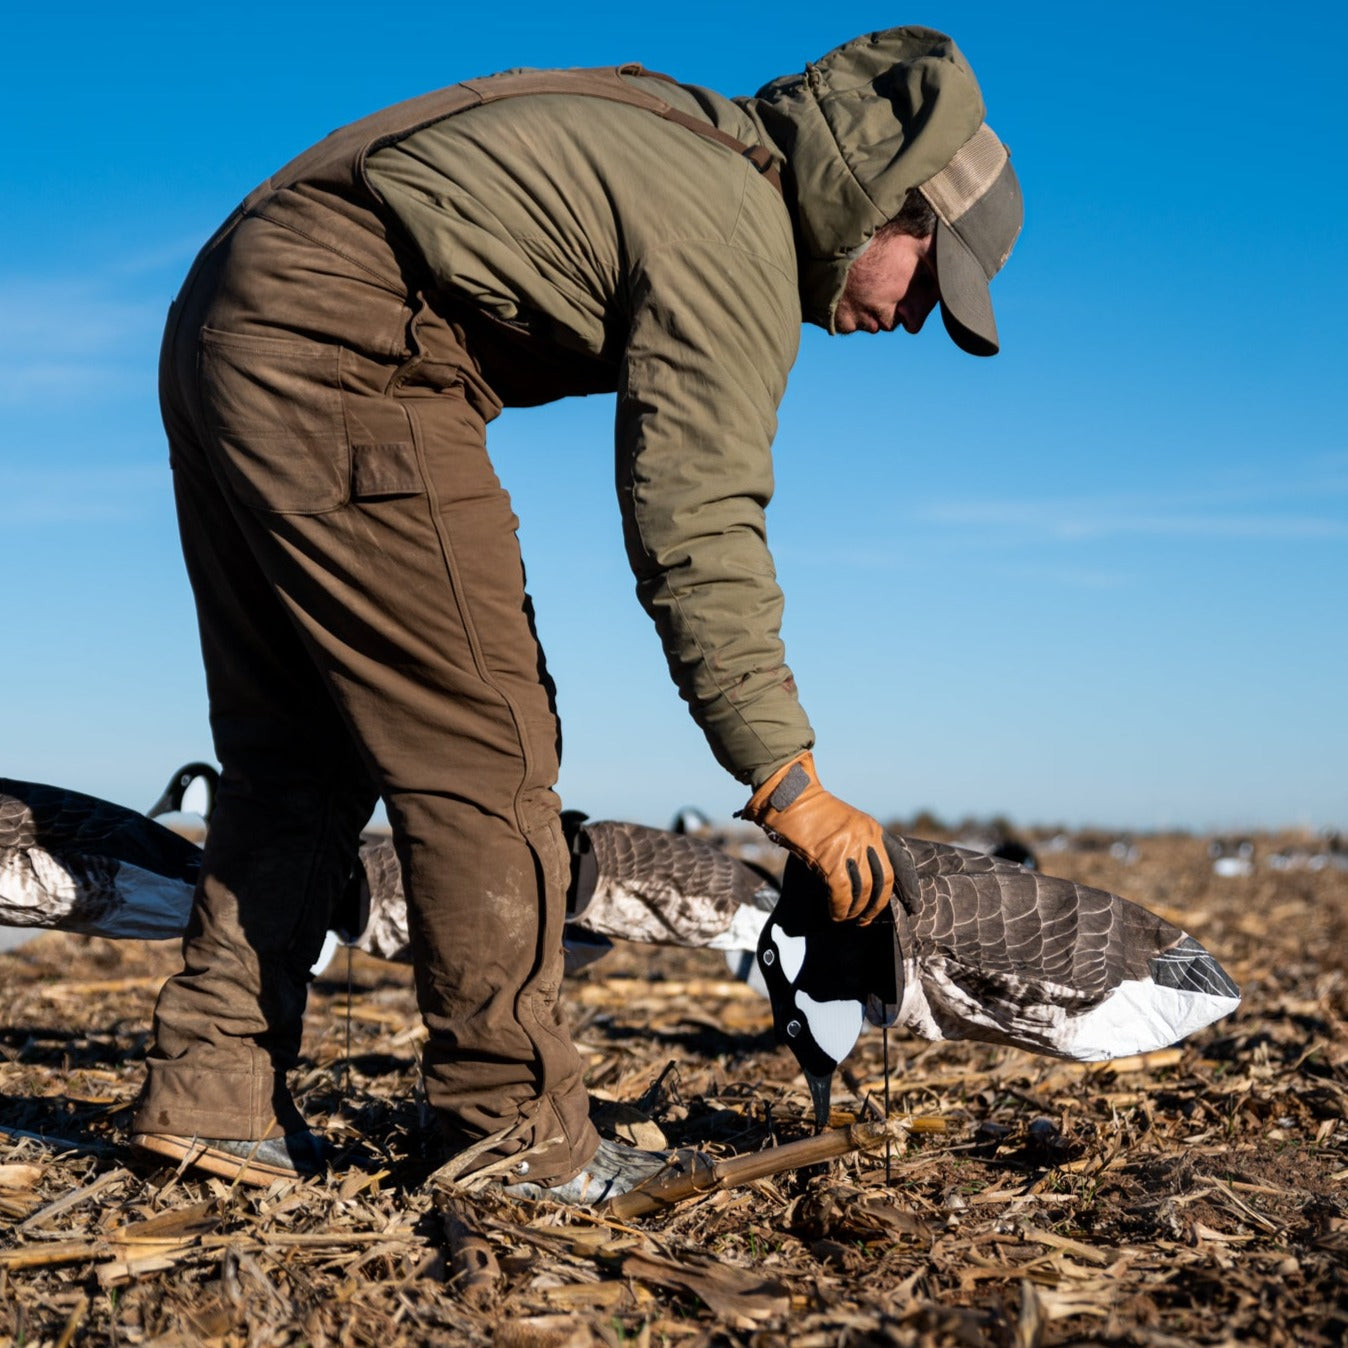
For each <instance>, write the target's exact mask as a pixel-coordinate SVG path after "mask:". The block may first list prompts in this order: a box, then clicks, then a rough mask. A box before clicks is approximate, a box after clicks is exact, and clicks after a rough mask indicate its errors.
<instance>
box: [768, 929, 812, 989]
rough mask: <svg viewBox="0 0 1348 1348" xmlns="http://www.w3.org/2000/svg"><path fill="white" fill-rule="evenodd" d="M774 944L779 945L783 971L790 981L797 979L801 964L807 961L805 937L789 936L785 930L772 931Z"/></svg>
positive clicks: (778, 949) (778, 951) (778, 953)
mask: <svg viewBox="0 0 1348 1348" xmlns="http://www.w3.org/2000/svg"><path fill="white" fill-rule="evenodd" d="M772 944H773V945H774V946H776V947H777V955H778V958H779V959H780V960H781V961H782V972H783V973H784V974H785V975H786V981H787V982H788V983H794V982H795V981H796V975H797V974H799V973H800V966H801V965H802V964H804V963H805V938H804V937H803V936H788V935H787V934H786V933H785V932H784V931H780V930H778V931H774V932H773V933H772Z"/></svg>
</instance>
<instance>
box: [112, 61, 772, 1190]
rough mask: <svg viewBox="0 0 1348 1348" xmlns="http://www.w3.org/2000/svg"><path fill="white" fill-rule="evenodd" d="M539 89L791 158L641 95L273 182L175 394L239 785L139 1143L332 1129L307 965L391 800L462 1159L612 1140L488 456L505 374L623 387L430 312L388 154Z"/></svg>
mask: <svg viewBox="0 0 1348 1348" xmlns="http://www.w3.org/2000/svg"><path fill="white" fill-rule="evenodd" d="M539 92H544V93H555V92H567V93H582V94H593V95H595V96H599V97H604V98H612V99H617V100H619V101H623V102H631V103H638V104H640V105H641V106H644V107H648V108H650V109H651V111H653V112H657V113H659V114H660V115H663V116H670V117H672V118H673V119H674V120H679V121H681V122H684V123H686V124H688V125H689V126H690V129H692V130H695V131H697V132H699V134H704V135H708V136H711V137H712V138H715V139H718V140H721V141H722V142H723V143H728V144H730V145H731V146H732V147H734V148H736V149H737V150H739V151H741V152H745V153H756V154H760V155H761V154H762V152H761V151H758V152H750V151H748V150H747V149H746V147H744V146H740V145H738V143H737V142H733V141H730V140H729V138H728V137H725V136H724V135H723V134H722V133H720V132H718V131H716V129H715V128H713V127H711V126H710V124H701V123H695V121H694V119H690V118H687V117H686V116H685V115H683V114H677V113H674V112H673V111H672V110H670V109H668V108H666V107H665V106H664V105H663V104H661V103H660V102H659V101H658V100H654V99H651V98H649V97H648V96H647V95H645V94H639V93H638V92H637V91H635V90H634V89H633V88H632V86H630V85H628V84H626V83H624V82H623V81H622V80H621V79H620V78H619V77H618V74H617V72H615V71H611V70H610V71H593V72H587V71H576V72H556V71H544V72H530V73H525V74H518V75H507V76H495V77H492V78H490V79H487V80H483V81H478V82H475V83H473V84H471V85H460V86H456V87H454V88H451V89H447V90H441V91H439V92H437V93H434V94H428V95H426V96H424V97H422V98H419V99H415V100H412V101H411V102H409V103H405V104H401V105H399V106H397V107H395V108H391V109H387V110H385V111H384V112H381V113H378V114H376V115H375V116H373V117H371V118H368V119H366V120H365V121H363V122H358V123H355V124H354V125H352V126H350V127H347V128H345V129H343V130H341V131H339V132H336V133H334V134H333V135H332V136H330V137H328V139H327V140H325V141H323V142H322V143H321V144H319V145H318V146H316V147H315V148H314V149H312V150H310V151H308V152H307V153H306V154H304V155H302V156H300V158H299V159H297V160H295V161H294V162H292V163H291V164H290V165H288V166H287V167H286V168H285V169H283V170H282V171H281V172H280V173H279V174H277V175H275V176H274V177H273V178H272V179H270V180H269V181H268V182H267V183H265V184H263V185H262V186H261V187H259V188H258V189H257V190H256V191H255V192H253V193H252V194H251V195H250V196H249V197H248V199H247V200H246V201H245V202H244V203H243V205H242V206H241V207H240V208H239V210H238V211H236V212H235V214H234V215H233V216H232V217H231V218H230V220H229V221H227V222H226V224H225V225H224V226H222V228H221V230H220V231H219V232H218V233H217V235H216V236H215V238H214V239H212V240H211V242H210V243H209V244H208V245H207V246H206V248H205V249H204V250H203V252H202V254H201V255H200V256H199V257H198V259H197V262H196V264H195V265H194V267H193V270H192V273H191V274H190V276H189V277H188V280H187V282H186V284H185V286H184V288H183V291H182V293H181V294H180V296H179V298H178V299H177V301H176V302H175V304H174V306H173V309H172V310H171V312H170V317H169V323H168V328H167V331H166V334H165V340H164V348H163V355H162V362H161V402H162V407H163V414H164V421H165V426H166V428H167V431H168V437H169V443H170V451H171V460H172V464H173V470H174V484H175V494H176V500H177V508H178V514H179V524H180V529H181V534H182V543H183V552H184V556H185V559H186V563H187V568H188V572H189V576H190V579H191V583H192V588H193V591H194V594H195V598H196V604H197V611H198V618H199V624H200V631H201V645H202V652H203V659H204V663H205V669H206V679H207V688H208V693H209V698H210V708H211V726H212V732H213V735H214V739H215V750H216V755H217V757H218V758H219V760H220V763H221V764H222V767H223V780H222V784H221V790H220V793H219V797H218V801H217V805H216V809H215V812H214V814H213V817H212V820H211V828H210V833H209V836H208V838H207V842H206V849H205V857H204V862H203V868H202V878H201V882H200V885H199V887H198V891H197V896H196V904H195V907H194V911H193V916H192V920H191V924H190V927H189V930H188V933H187V936H186V938H185V942H184V969H183V971H182V972H181V973H180V974H178V975H177V976H176V977H174V978H173V979H171V980H170V981H169V982H168V983H167V984H166V985H165V987H164V989H163V991H162V993H161V994H160V998H159V1002H158V1006H157V1008H156V1013H155V1047H154V1049H153V1051H152V1053H151V1056H150V1061H149V1078H148V1082H147V1085H146V1090H145V1093H144V1096H143V1098H142V1102H141V1105H140V1107H139V1110H138V1113H137V1116H136V1119H135V1122H134V1128H135V1130H136V1131H138V1132H151V1133H175V1134H185V1135H189V1136H192V1135H195V1136H202V1137H213V1138H260V1137H270V1136H276V1135H277V1134H279V1133H282V1132H293V1131H295V1130H297V1129H300V1128H302V1127H303V1126H304V1121H303V1119H302V1117H301V1116H300V1114H299V1112H298V1110H297V1109H296V1107H295V1105H294V1103H293V1102H292V1100H291V1097H290V1094H289V1091H288V1088H287V1086H286V1081H285V1074H286V1072H287V1070H288V1069H289V1068H291V1067H292V1066H294V1065H295V1063H296V1061H297V1057H298V1053H299V1045H300V1031H301V1019H302V1014H303V1009H304V1002H305V995H306V987H307V981H308V975H307V970H308V969H309V967H310V965H311V964H312V963H313V961H314V960H315V959H316V958H317V955H318V951H319V948H320V946H321V943H322V940H323V936H324V932H325V930H326V928H327V925H328V921H329V914H330V911H331V909H332V907H333V904H334V902H335V900H336V898H337V896H338V895H339V894H340V892H341V890H342V888H343V886H344V884H345V882H346V880H347V877H348V875H349V873H350V871H351V867H352V864H353V861H354V858H355V854H356V849H357V846H358V843H359V833H360V829H361V827H362V826H363V825H364V823H365V822H366V820H367V819H368V818H369V815H370V812H371V810H372V808H373V806H374V803H375V801H376V799H377V798H380V797H382V799H383V801H384V803H385V806H386V808H387V811H388V816H389V820H390V823H391V824H392V827H393V831H394V840H395V845H396V847H397V852H398V856H399V860H400V862H401V865H402V869H403V879H404V887H405V891H406V894H407V899H408V907H409V921H410V925H411V935H412V943H413V951H414V958H415V968H416V988H417V998H418V1004H419V1006H420V1009H421V1013H422V1016H423V1018H424V1020H425V1023H426V1026H427V1028H428V1030H429V1039H428V1041H427V1044H426V1047H425V1052H424V1076H425V1084H426V1092H427V1096H428V1098H429V1102H430V1104H431V1105H432V1106H433V1107H434V1108H435V1110H436V1111H437V1116H438V1119H439V1121H440V1124H441V1126H442V1129H443V1131H444V1133H445V1135H446V1140H447V1141H448V1143H449V1144H450V1146H451V1147H453V1148H455V1149H461V1148H464V1147H468V1146H470V1145H472V1144H476V1143H481V1142H483V1141H484V1140H486V1141H487V1146H486V1147H485V1148H484V1149H483V1152H482V1155H481V1158H480V1161H479V1162H478V1164H481V1165H486V1164H488V1163H493V1162H497V1161H500V1160H503V1159H504V1158H506V1157H509V1156H513V1155H515V1154H517V1153H520V1152H526V1151H527V1152H528V1153H529V1156H528V1159H529V1162H530V1167H529V1173H530V1178H531V1179H535V1180H538V1181H540V1182H543V1183H549V1182H554V1181H556V1180H560V1179H562V1178H565V1177H568V1176H569V1175H571V1174H573V1173H574V1172H575V1171H576V1170H577V1169H578V1168H579V1167H580V1166H581V1165H583V1164H584V1163H585V1162H586V1161H587V1160H588V1159H589V1157H590V1155H591V1153H592V1152H593V1150H594V1148H595V1146H596V1144H597V1137H596V1135H595V1133H594V1131H593V1129H592V1127H591V1125H590V1122H589V1119H588V1114H587V1098H586V1094H585V1090H584V1087H583V1084H582V1080H581V1065H580V1061H579V1058H578V1056H577V1053H576V1051H575V1048H574V1046H573V1045H572V1043H571V1041H570V1038H569V1036H568V1034H567V1032H566V1029H565V1027H564V1025H563V1023H562V1019H561V1015H560V1010H559V1006H558V996H559V987H560V983H561V978H562V941H561V937H562V923H563V921H564V917H565V912H564V908H565V893H566V887H567V880H568V874H569V868H568V859H567V853H566V847H565V844H564V841H563V838H562V833H561V828H560V823H559V819H558V800H557V797H556V795H555V793H554V791H553V786H554V783H555V781H556V776H557V771H558V755H559V743H560V736H559V725H558V720H557V716H556V711H555V708H554V705H553V698H552V686H551V683H550V681H549V679H548V677H547V674H546V668H545V665H544V661H543V654H542V651H541V649H540V647H539V644H538V641H537V639H536V636H535V633H534V630H533V622H532V612H531V608H530V603H529V599H528V596H527V595H526V593H525V588H524V573H523V567H522V565H521V560H520V555H519V548H518V542H517V539H516V536H515V530H516V527H517V520H516V518H515V516H514V514H513V513H512V510H511V505H510V501H509V498H508V497H507V495H506V493H505V491H504V490H503V489H502V488H501V486H500V484H499V482H498V480H497V478H496V475H495V473H494V471H493V469H492V467H491V464H490V461H489V460H488V457H487V452H486V444H485V433H484V432H485V425H486V422H487V421H489V420H490V419H491V418H492V417H493V416H495V415H496V413H497V412H498V411H499V410H500V407H501V401H502V400H501V398H499V397H498V395H497V391H495V390H494V389H493V384H496V385H497V386H498V388H499V387H500V382H501V381H500V380H498V379H497V377H496V375H495V373H493V370H492V368H491V367H492V361H494V362H495V369H496V370H499V371H501V372H502V375H503V377H504V375H505V374H507V373H508V374H509V377H510V378H511V379H514V380H517V381H518V383H519V385H520V386H521V387H522V388H523V390H524V392H523V393H522V394H519V395H514V394H512V395H511V396H509V397H508V399H507V400H508V401H538V402H541V401H546V400H548V399H549V398H552V397H557V396H561V395H562V394H564V393H577V392H589V391H594V390H596V389H598V388H602V387H605V386H607V387H610V388H611V387H613V384H612V383H611V382H609V381H610V380H611V379H612V378H613V372H612V371H608V370H602V369H595V368H581V367H580V366H579V365H574V364H573V365H570V366H568V365H567V363H566V361H564V360H563V361H561V362H560V364H558V363H557V362H556V361H554V360H553V358H552V354H551V353H549V352H547V351H544V350H541V349H538V348H534V349H530V348H529V347H528V346H527V345H526V346H524V347H521V348H520V349H519V350H517V351H516V352H515V353H514V354H513V356H506V357H502V356H501V354H500V348H499V346H497V347H495V348H494V354H493V356H492V358H491V360H488V359H487V357H486V356H485V354H484V353H485V352H486V351H487V350H488V349H489V343H488V340H487V338H486V337H485V336H484V335H481V332H480V329H483V325H478V326H475V325H474V320H473V317H472V316H464V318H463V321H455V320H454V318H453V317H452V311H451V310H450V309H449V308H448V306H447V305H446V304H445V303H444V302H443V297H440V299H438V300H437V297H435V296H433V295H429V298H428V293H429V292H428V291H427V286H428V281H427V280H426V278H425V277H424V275H423V273H422V271H421V269H420V268H419V266H418V263H417V261H416V259H415V257H414V256H413V253H412V250H411V249H410V246H408V245H404V244H403V243H402V242H401V241H400V240H399V238H398V237H397V236H396V234H394V233H392V232H391V227H386V220H387V216H386V213H384V212H383V211H382V210H381V208H380V203H379V202H378V200H377V198H376V197H375V194H374V193H373V191H372V189H371V188H370V187H369V185H368V183H367V182H366V179H365V175H364V162H365V158H366V156H367V155H368V154H369V153H370V152H371V151H372V149H374V148H376V147H377V146H378V145H380V144H386V143H389V142H390V141H393V140H396V139H399V138H400V137H402V136H404V135H407V134H409V133H410V132H411V131H413V130H415V129H417V128H419V127H421V126H425V125H427V124H429V123H431V122H434V121H436V120H438V119H440V118H442V117H445V116H449V115H452V114H454V113H456V112H460V111H463V110H465V109H467V108H469V107H473V106H477V105H478V104H480V103H482V102H486V101H490V100H492V99H494V98H499V97H509V96H518V95H520V94H528V93H539ZM760 167H764V165H762V164H760ZM588 364H589V365H591V366H592V365H593V364H594V363H593V362H589V363H588ZM484 372H485V373H484Z"/></svg>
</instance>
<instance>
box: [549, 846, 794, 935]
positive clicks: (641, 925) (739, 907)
mask: <svg viewBox="0 0 1348 1348" xmlns="http://www.w3.org/2000/svg"><path fill="white" fill-rule="evenodd" d="M572 869H573V872H574V883H573V886H572V900H571V906H572V912H571V914H570V920H571V921H573V922H575V923H578V924H579V925H581V926H583V927H585V928H587V929H588V930H590V931H592V932H596V933H598V934H600V935H604V936H618V937H621V938H622V939H624V940H628V941H650V942H656V943H660V944H665V945H681V946H709V947H711V948H713V949H746V948H747V949H753V948H755V946H756V945H757V942H758V933H759V930H760V928H761V925H762V917H763V914H764V913H765V912H767V911H769V910H770V909H771V908H772V907H773V905H774V904H775V903H776V902H777V898H778V893H777V886H776V885H775V884H774V883H772V882H771V881H770V880H768V879H767V878H766V877H764V876H762V875H760V874H759V873H758V872H756V871H755V870H754V869H753V868H752V867H750V866H747V865H745V864H744V863H743V862H742V861H739V860H737V859H736V858H735V857H732V856H730V855H729V853H727V852H724V851H722V850H721V849H720V848H719V847H717V846H715V845H714V844H712V843H709V842H706V841H704V840H703V839H701V838H696V837H693V836H692V835H690V834H679V833H671V832H669V831H668V830H666V829H658V828H648V827H646V826H645V825H643V824H628V823H622V822H618V821H614V820H587V821H586V822H585V823H584V824H583V825H582V826H581V827H580V828H579V829H578V830H577V832H576V835H575V838H574V840H573V843H572Z"/></svg>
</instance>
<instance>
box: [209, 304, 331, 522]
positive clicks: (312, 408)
mask: <svg viewBox="0 0 1348 1348" xmlns="http://www.w3.org/2000/svg"><path fill="white" fill-rule="evenodd" d="M200 376H201V400H202V410H203V414H204V419H205V422H206V426H207V428H208V430H209V431H210V433H211V435H212V438H213V439H214V441H215V446H216V448H217V450H218V452H219V455H220V460H221V463H222V465H223V468H224V471H225V473H226V475H227V476H228V478H229V481H230V483H231V485H232V486H233V487H234V489H235V490H236V491H237V492H238V494H239V499H240V500H242V501H243V502H244V503H245V504H247V505H250V506H253V507H255V508H256V509H260V510H271V511H275V512H277V513H280V514H291V515H318V514H321V513H323V512H324V511H327V510H335V509H336V508H337V507H339V506H341V505H344V504H345V503H346V501H347V500H348V498H349V496H350V483H351V448H350V443H349V440H348V437H347V431H346V422H345V417H344V414H343V408H342V388H341V348H340V347H337V346H331V345H327V344H324V343H319V342H306V341H303V340H301V339H298V338H282V337H263V336H255V335H252V334H239V333H232V332H219V331H217V330H216V329H214V328H203V329H202V332H201V356H200Z"/></svg>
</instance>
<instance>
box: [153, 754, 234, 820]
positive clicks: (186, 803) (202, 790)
mask: <svg viewBox="0 0 1348 1348" xmlns="http://www.w3.org/2000/svg"><path fill="white" fill-rule="evenodd" d="M219 790H220V773H219V771H218V770H217V769H216V768H213V767H212V766H211V765H210V764H209V763H184V764H183V766H182V767H180V768H179V769H178V771H177V772H175V773H174V774H173V776H172V777H170V778H169V784H168V785H167V786H166V787H165V788H164V794H163V795H162V796H160V797H159V799H158V800H157V801H155V803H154V804H153V805H151V806H150V808H149V809H148V810H146V811H145V813H146V814H147V815H148V816H149V817H150V818H151V819H158V818H159V817H160V815H165V814H180V813H184V812H186V813H190V814H199V815H200V816H201V817H202V818H203V819H204V820H205V821H206V822H207V823H210V820H211V811H212V810H213V809H214V808H215V797H216V794H217V793H218V792H219Z"/></svg>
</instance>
